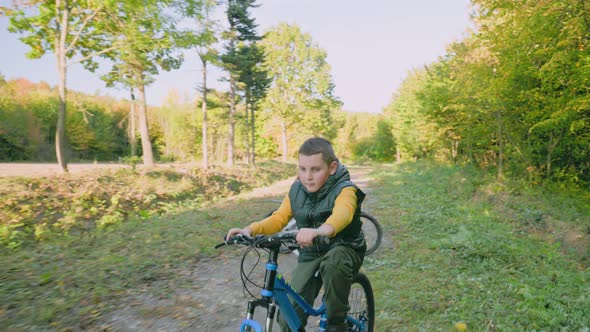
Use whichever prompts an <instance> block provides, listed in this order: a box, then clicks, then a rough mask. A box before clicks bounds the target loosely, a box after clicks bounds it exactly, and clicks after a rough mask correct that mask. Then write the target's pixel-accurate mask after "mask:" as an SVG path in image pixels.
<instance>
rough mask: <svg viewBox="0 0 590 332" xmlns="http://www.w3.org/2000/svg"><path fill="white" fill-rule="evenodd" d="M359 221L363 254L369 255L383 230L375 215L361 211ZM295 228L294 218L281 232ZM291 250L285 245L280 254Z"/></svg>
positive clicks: (379, 241) (379, 242)
mask: <svg viewBox="0 0 590 332" xmlns="http://www.w3.org/2000/svg"><path fill="white" fill-rule="evenodd" d="M273 213H274V211H272V212H270V213H267V214H266V216H265V217H264V218H267V217H270V216H271V215H272V214H273ZM360 217H361V222H362V230H363V234H364V235H365V242H367V251H366V252H365V255H370V254H372V253H374V252H375V250H377V248H379V246H380V245H381V240H382V238H383V230H382V229H381V224H379V222H378V221H377V219H376V218H375V217H373V216H372V215H370V214H368V213H367V212H365V211H361V216H360ZM296 230H297V225H296V224H295V219H291V220H290V221H289V223H288V224H287V226H285V227H284V228H283V229H282V230H281V232H282V233H290V232H293V231H296ZM292 251H293V250H290V249H288V248H286V247H283V248H281V253H282V254H288V253H291V252H292Z"/></svg>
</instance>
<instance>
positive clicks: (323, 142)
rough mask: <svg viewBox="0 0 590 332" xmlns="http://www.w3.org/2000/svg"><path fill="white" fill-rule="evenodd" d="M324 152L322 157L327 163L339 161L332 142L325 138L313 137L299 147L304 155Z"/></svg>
mask: <svg viewBox="0 0 590 332" xmlns="http://www.w3.org/2000/svg"><path fill="white" fill-rule="evenodd" d="M318 153H321V154H322V159H323V160H324V161H325V162H326V164H328V165H330V164H332V162H334V161H338V158H337V157H336V153H334V149H333V148H332V144H331V143H330V141H328V140H327V139H325V138H322V137H312V138H309V139H308V140H306V141H305V142H303V144H301V147H300V148H299V154H302V155H304V156H312V155H314V154H318Z"/></svg>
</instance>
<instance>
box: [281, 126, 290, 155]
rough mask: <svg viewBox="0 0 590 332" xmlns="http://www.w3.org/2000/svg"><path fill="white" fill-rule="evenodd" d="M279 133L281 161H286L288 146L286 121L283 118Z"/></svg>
mask: <svg viewBox="0 0 590 332" xmlns="http://www.w3.org/2000/svg"><path fill="white" fill-rule="evenodd" d="M281 133H282V136H283V162H287V154H288V152H289V151H288V148H287V122H286V120H285V119H283V122H282V123H281Z"/></svg>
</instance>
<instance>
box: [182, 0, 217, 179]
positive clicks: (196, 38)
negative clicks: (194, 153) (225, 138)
mask: <svg viewBox="0 0 590 332" xmlns="http://www.w3.org/2000/svg"><path fill="white" fill-rule="evenodd" d="M218 5H219V1H217V0H204V1H185V2H181V3H180V7H179V11H180V14H181V15H182V16H184V17H188V18H189V19H191V20H192V23H194V24H196V28H195V29H191V30H187V31H184V33H183V37H182V42H181V45H182V46H183V47H184V48H193V47H194V48H195V49H196V51H197V54H198V56H199V59H200V60H201V65H202V85H201V88H200V90H201V111H202V118H203V124H202V128H201V150H202V155H203V168H204V169H205V170H206V169H208V168H209V147H208V144H209V143H208V142H209V140H208V139H207V135H208V134H207V127H208V121H207V92H208V91H207V65H208V64H209V63H215V62H216V60H217V57H218V54H217V50H215V48H214V47H213V45H214V44H215V43H216V42H217V40H218V38H217V32H216V24H217V22H216V21H215V20H213V19H212V18H211V16H210V12H211V11H212V10H213V9H214V8H215V7H216V6H218Z"/></svg>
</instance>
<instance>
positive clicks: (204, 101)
mask: <svg viewBox="0 0 590 332" xmlns="http://www.w3.org/2000/svg"><path fill="white" fill-rule="evenodd" d="M201 62H202V63H203V93H202V94H203V99H202V101H201V102H202V104H201V110H202V111H203V128H202V130H201V140H202V143H201V145H202V148H203V169H205V170H207V169H208V168H209V159H208V156H209V151H208V149H207V60H206V59H205V57H204V56H201Z"/></svg>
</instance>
